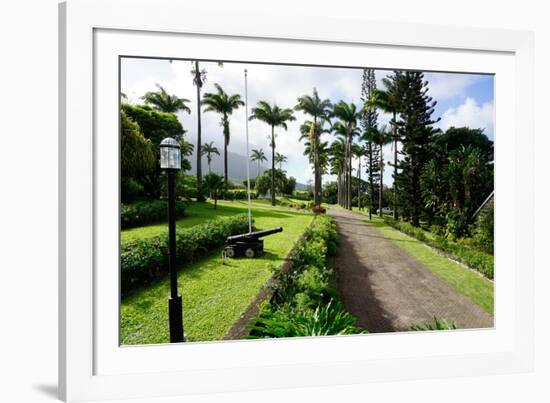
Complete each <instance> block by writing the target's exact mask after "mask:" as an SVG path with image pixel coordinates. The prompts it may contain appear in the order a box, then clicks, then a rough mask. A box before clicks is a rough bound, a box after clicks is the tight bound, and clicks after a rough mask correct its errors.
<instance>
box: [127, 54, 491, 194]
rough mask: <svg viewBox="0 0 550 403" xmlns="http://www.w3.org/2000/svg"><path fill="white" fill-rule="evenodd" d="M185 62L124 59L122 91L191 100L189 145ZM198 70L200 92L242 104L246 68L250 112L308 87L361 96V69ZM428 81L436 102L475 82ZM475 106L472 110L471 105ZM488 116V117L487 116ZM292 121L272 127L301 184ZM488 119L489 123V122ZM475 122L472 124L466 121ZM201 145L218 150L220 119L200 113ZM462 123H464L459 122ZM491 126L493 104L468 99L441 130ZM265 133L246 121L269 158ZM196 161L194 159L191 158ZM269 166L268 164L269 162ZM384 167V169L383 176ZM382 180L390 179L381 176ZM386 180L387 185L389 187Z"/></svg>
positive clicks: (240, 134) (238, 130)
mask: <svg viewBox="0 0 550 403" xmlns="http://www.w3.org/2000/svg"><path fill="white" fill-rule="evenodd" d="M191 68H192V65H191V63H190V62H189V61H173V62H172V63H170V62H169V61H167V60H154V59H123V62H122V74H121V79H122V82H121V86H122V91H123V92H125V93H126V94H127V95H128V98H129V100H130V102H131V103H140V102H141V100H140V97H141V96H142V95H143V94H144V93H145V92H147V91H154V90H155V89H156V87H155V85H156V84H157V83H158V84H160V85H162V86H163V87H164V88H166V90H167V91H168V92H169V93H171V94H175V95H177V96H178V97H182V98H187V99H189V100H190V102H189V104H188V106H189V107H190V109H191V111H192V113H191V115H189V114H184V113H181V112H180V113H178V118H179V119H180V121H181V122H182V125H183V126H184V128H185V129H186V130H187V134H186V138H187V139H188V140H189V141H191V142H192V143H194V142H195V141H196V132H197V116H196V110H197V107H196V88H195V86H194V85H193V82H192V76H191V73H190V70H191ZM201 68H205V69H206V70H207V81H206V83H205V85H204V87H203V89H202V92H203V93H205V92H212V91H215V88H214V83H219V84H221V85H222V87H223V88H224V90H225V91H226V92H228V93H231V94H233V93H238V94H241V96H242V98H243V100H244V93H245V92H244V71H243V70H244V69H245V68H247V69H248V101H249V109H250V108H252V107H253V106H254V105H256V103H257V102H258V101H259V100H266V101H268V102H270V103H273V102H277V104H278V105H279V106H281V107H293V106H294V105H295V104H296V99H297V97H299V96H301V95H303V94H311V92H312V90H313V88H314V87H315V88H317V89H318V91H319V95H320V96H321V97H322V98H329V99H330V100H331V101H332V102H334V103H335V102H338V101H339V100H340V99H343V100H345V101H346V102H355V103H356V104H357V105H358V106H359V103H360V97H361V81H362V70H360V69H342V68H315V67H302V66H277V65H262V64H239V63H225V64H224V65H223V67H220V66H218V65H217V63H206V62H205V63H201ZM387 74H391V71H380V70H377V71H376V78H377V82H378V84H379V86H381V82H380V81H381V79H382V77H384V76H386V75H387ZM426 79H427V80H428V81H429V82H430V95H431V96H433V97H434V98H436V99H444V98H449V97H452V96H455V95H464V94H465V93H466V92H467V88H468V86H470V85H471V84H472V83H474V82H475V80H476V79H477V78H476V77H473V76H464V75H460V74H450V75H449V74H436V73H428V74H426ZM472 102H473V103H474V105H471V103H472ZM488 111H490V113H488ZM295 116H296V118H297V120H296V121H294V122H290V123H289V124H288V130H287V131H285V130H283V129H282V128H276V133H277V139H276V144H277V148H276V151H277V152H280V153H282V154H284V155H286V156H287V158H288V162H287V163H286V164H285V165H284V169H286V170H287V171H288V173H289V174H290V175H292V176H295V177H296V178H297V179H298V181H299V182H302V183H305V182H306V181H307V179H309V178H311V167H310V166H309V163H308V160H307V158H306V157H305V156H303V150H304V146H303V143H301V142H300V141H299V127H300V125H301V124H302V122H303V121H304V120H305V119H306V116H305V115H304V114H302V113H301V112H296V113H295ZM489 118H490V119H489ZM390 119H391V116H390V115H389V114H384V113H381V112H380V113H379V117H378V122H379V124H388V122H389V121H390ZM472 121H475V122H480V123H475V124H472V123H471V122H472ZM201 122H202V141H203V143H204V142H209V141H214V143H215V144H216V145H217V146H218V148H220V150H221V149H222V148H223V139H222V129H221V127H220V117H219V115H218V114H215V113H212V112H203V113H202V120H201ZM461 122H464V123H461ZM489 123H490V128H489V127H487V130H492V105H491V106H486V105H482V106H478V105H476V104H475V101H473V100H470V101H468V100H467V102H466V103H465V105H461V106H460V107H458V108H451V109H449V110H447V111H446V112H445V113H444V114H443V116H442V121H441V122H440V126H441V127H444V126H445V125H455V126H458V125H465V124H467V125H469V126H472V127H486V126H487V125H488V124H489ZM245 124H246V119H245V111H244V108H240V109H239V110H236V111H235V112H234V113H233V115H232V116H231V120H230V130H231V141H230V144H229V150H230V151H232V152H235V153H238V154H241V155H244V154H245V153H246V151H245V149H246V148H245ZM269 135H270V128H269V127H268V126H267V125H266V124H265V123H263V122H259V121H251V122H249V142H250V149H253V148H263V149H264V152H265V153H266V155H267V156H268V158H269V160H270V159H271V149H270V147H269V140H268V136H269ZM332 137H333V136H331V135H323V139H324V140H325V139H330V140H332ZM389 155H390V154H389V152H388V153H387V154H386V156H389ZM193 158H195V157H193ZM268 164H270V161H268ZM387 170H388V167H387V166H386V171H387ZM386 177H389V176H388V175H386ZM390 181H391V179H390V180H389V181H388V182H387V183H389V182H390Z"/></svg>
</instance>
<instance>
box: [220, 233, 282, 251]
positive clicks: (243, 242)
mask: <svg viewBox="0 0 550 403" xmlns="http://www.w3.org/2000/svg"><path fill="white" fill-rule="evenodd" d="M278 232H283V228H282V227H277V228H273V229H267V230H265V231H256V232H250V233H247V234H240V235H233V236H229V237H227V239H226V240H225V246H224V248H223V254H224V256H226V257H237V256H246V257H250V258H252V257H256V256H259V255H261V254H262V253H263V251H264V240H263V239H261V238H262V237H264V236H267V235H271V234H276V233H278Z"/></svg>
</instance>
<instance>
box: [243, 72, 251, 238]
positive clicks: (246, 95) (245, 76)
mask: <svg viewBox="0 0 550 403" xmlns="http://www.w3.org/2000/svg"><path fill="white" fill-rule="evenodd" d="M244 105H245V114H246V186H247V188H248V233H251V232H252V211H251V208H250V156H249V155H248V153H249V151H248V71H247V69H244Z"/></svg>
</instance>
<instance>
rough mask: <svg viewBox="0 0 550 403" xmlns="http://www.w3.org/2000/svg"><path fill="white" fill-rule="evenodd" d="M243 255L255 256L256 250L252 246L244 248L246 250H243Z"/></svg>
mask: <svg viewBox="0 0 550 403" xmlns="http://www.w3.org/2000/svg"><path fill="white" fill-rule="evenodd" d="M244 255H245V256H246V257H249V258H252V257H254V256H256V252H255V251H254V249H252V248H246V250H245V251H244Z"/></svg>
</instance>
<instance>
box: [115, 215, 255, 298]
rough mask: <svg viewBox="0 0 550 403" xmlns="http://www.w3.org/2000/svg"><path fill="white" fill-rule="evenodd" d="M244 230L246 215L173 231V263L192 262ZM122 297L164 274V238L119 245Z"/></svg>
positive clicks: (166, 242)
mask: <svg viewBox="0 0 550 403" xmlns="http://www.w3.org/2000/svg"><path fill="white" fill-rule="evenodd" d="M247 230H248V218H247V216H246V215H244V214H242V215H237V216H233V217H224V218H219V219H216V220H211V221H207V222H205V223H204V224H199V225H195V226H193V227H190V228H185V229H179V230H177V231H176V251H177V264H178V265H184V264H189V263H191V262H194V261H196V260H198V259H200V258H202V257H204V256H205V255H207V254H208V253H210V252H212V251H213V250H215V249H217V248H219V247H221V246H222V245H223V244H224V242H225V239H226V238H227V237H228V236H230V235H236V234H240V233H243V232H246V231H247ZM120 271H121V288H122V293H123V295H124V294H126V293H127V292H128V291H130V290H132V289H134V288H137V287H140V286H143V285H145V284H147V283H149V282H150V281H152V280H154V279H156V278H158V277H160V276H162V275H163V274H165V273H167V271H168V235H167V234H161V235H157V236H154V237H149V238H144V239H137V240H132V241H128V242H123V243H122V244H121V247H120Z"/></svg>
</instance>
